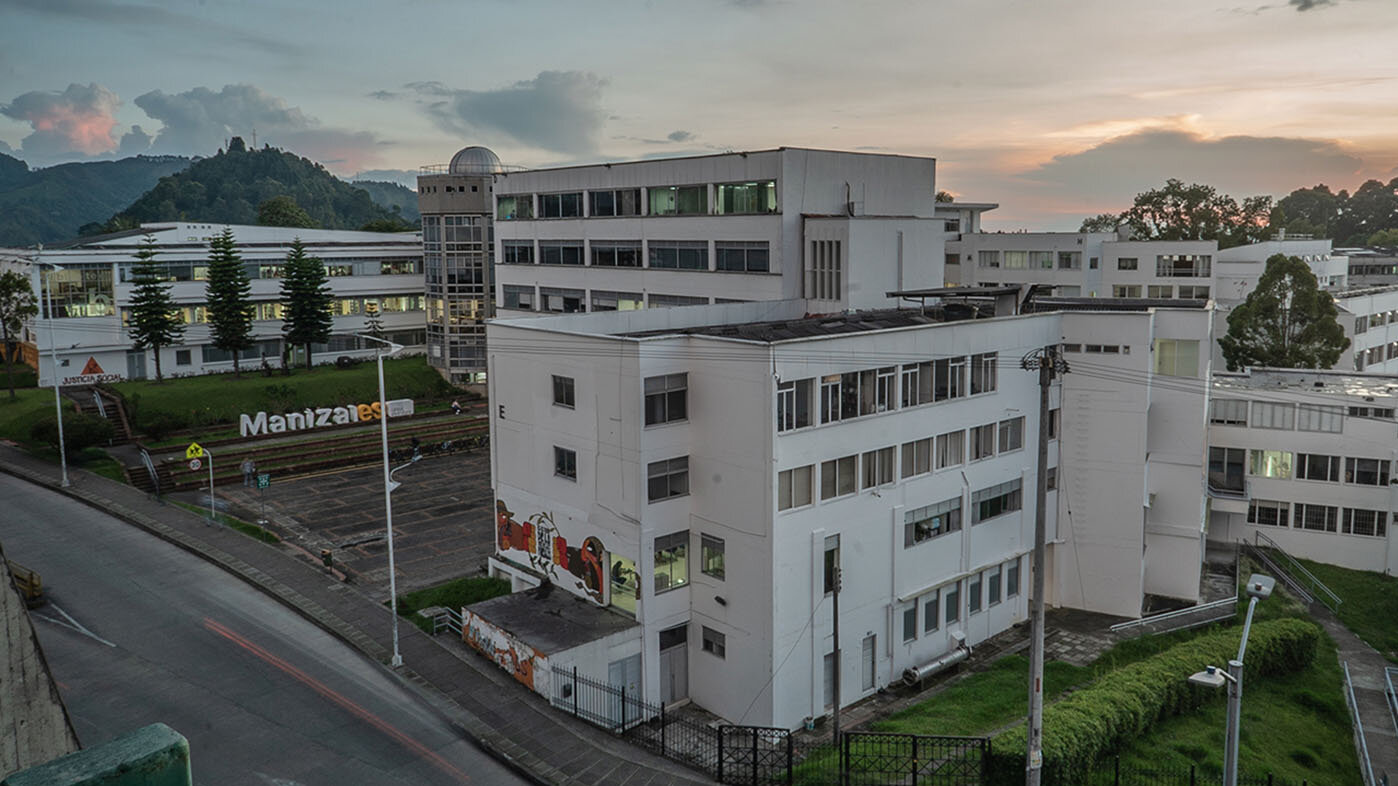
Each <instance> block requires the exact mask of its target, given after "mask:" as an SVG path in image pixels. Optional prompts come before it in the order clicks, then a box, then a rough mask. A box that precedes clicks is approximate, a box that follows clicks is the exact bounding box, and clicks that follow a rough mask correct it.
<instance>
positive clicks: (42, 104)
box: [0, 82, 121, 163]
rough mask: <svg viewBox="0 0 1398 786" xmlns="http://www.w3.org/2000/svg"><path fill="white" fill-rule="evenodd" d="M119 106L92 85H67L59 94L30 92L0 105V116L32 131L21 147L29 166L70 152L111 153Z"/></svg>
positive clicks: (107, 92) (115, 99)
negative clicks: (27, 125)
mask: <svg viewBox="0 0 1398 786" xmlns="http://www.w3.org/2000/svg"><path fill="white" fill-rule="evenodd" d="M120 106H121V99H120V98H118V97H117V94H116V93H113V92H112V91H110V90H108V89H107V88H105V87H103V86H102V85H99V84H97V83H95V82H93V83H91V84H87V85H79V84H71V85H68V88H67V89H66V90H64V91H63V92H61V93H60V92H57V91H50V90H31V91H30V92H28V93H24V94H23V95H20V96H18V97H16V98H15V99H14V100H13V101H11V102H9V103H8V104H3V105H0V114H3V115H5V116H6V117H9V118H12V119H14V120H19V121H22V122H26V123H28V124H29V127H30V128H31V129H33V133H31V134H29V136H26V137H25V138H24V140H23V141H22V142H21V144H20V147H21V149H22V150H23V152H24V156H25V158H26V159H27V160H29V161H30V163H50V162H52V161H54V160H57V159H60V158H63V157H71V155H72V154H73V153H81V154H83V155H88V156H92V155H100V154H102V153H107V152H110V151H112V150H114V149H115V148H116V147H117V140H116V138H115V137H114V136H113V135H112V130H113V129H114V128H115V127H116V117H115V115H116V110H117V108H118V107H120Z"/></svg>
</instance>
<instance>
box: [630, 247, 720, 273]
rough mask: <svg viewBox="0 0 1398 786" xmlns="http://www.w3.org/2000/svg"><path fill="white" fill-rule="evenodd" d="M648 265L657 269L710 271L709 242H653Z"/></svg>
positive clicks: (648, 253)
mask: <svg viewBox="0 0 1398 786" xmlns="http://www.w3.org/2000/svg"><path fill="white" fill-rule="evenodd" d="M646 259H647V264H649V265H650V266H651V267H653V268H657V269H662V270H665V269H668V270H708V269H709V243H708V241H707V240H652V241H650V245H649V250H648V251H647V257H646Z"/></svg>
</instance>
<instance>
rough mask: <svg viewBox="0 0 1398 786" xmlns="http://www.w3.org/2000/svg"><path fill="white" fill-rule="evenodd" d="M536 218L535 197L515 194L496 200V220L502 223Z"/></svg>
mask: <svg viewBox="0 0 1398 786" xmlns="http://www.w3.org/2000/svg"><path fill="white" fill-rule="evenodd" d="M533 217H534V196H533V195H532V194H513V195H510V196H502V197H499V198H497V199H496V200H495V218H496V219H498V220H500V221H514V220H517V219H527V218H533Z"/></svg>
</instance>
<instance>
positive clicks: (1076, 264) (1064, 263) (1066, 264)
mask: <svg viewBox="0 0 1398 786" xmlns="http://www.w3.org/2000/svg"><path fill="white" fill-rule="evenodd" d="M1058 269H1059V270H1081V269H1082V252H1081V251H1060V252H1058Z"/></svg>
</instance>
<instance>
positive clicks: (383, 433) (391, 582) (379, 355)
mask: <svg viewBox="0 0 1398 786" xmlns="http://www.w3.org/2000/svg"><path fill="white" fill-rule="evenodd" d="M360 338H362V339H367V340H369V341H373V342H376V343H379V344H386V345H387V346H388V351H387V352H385V351H384V350H383V349H379V350H378V351H377V352H375V357H376V359H377V360H378V364H379V435H380V437H381V442H382V444H383V509H384V519H385V521H386V522H387V523H388V593H389V601H390V605H391V607H392V611H393V660H392V661H390V664H391V665H393V666H394V667H397V666H402V665H403V656H402V654H400V653H399V651H398V577H397V575H396V574H395V573H394V570H393V496H392V495H393V489H395V488H397V486H398V484H397V483H395V482H394V480H393V472H395V471H396V470H390V469H389V467H388V397H387V396H385V395H384V386H383V357H384V355H385V354H388V355H393V354H396V353H397V352H399V351H401V350H402V349H403V347H402V345H401V344H395V343H393V342H392V341H389V340H387V339H382V338H376V337H374V336H365V335H361V336H360ZM405 466H406V465H405ZM398 469H402V467H399V468H398Z"/></svg>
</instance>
